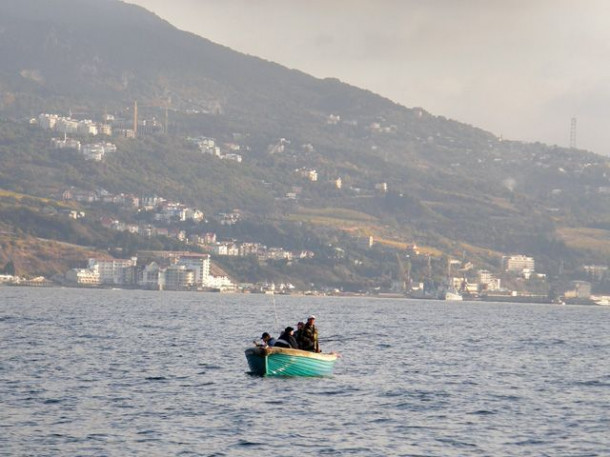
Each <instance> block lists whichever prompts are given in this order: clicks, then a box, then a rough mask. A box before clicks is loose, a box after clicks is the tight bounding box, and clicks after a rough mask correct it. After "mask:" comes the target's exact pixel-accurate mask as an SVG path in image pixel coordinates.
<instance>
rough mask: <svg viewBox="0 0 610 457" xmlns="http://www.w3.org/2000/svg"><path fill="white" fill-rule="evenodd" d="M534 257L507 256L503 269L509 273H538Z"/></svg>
mask: <svg viewBox="0 0 610 457" xmlns="http://www.w3.org/2000/svg"><path fill="white" fill-rule="evenodd" d="M535 264H536V263H535V261H534V258H533V257H527V256H524V255H507V256H503V257H502V269H503V270H504V271H507V272H513V273H522V272H523V271H529V272H533V271H536V268H535Z"/></svg>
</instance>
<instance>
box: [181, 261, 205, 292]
mask: <svg viewBox="0 0 610 457" xmlns="http://www.w3.org/2000/svg"><path fill="white" fill-rule="evenodd" d="M177 265H179V266H184V267H185V268H187V269H188V270H192V271H193V272H194V274H195V276H194V284H195V285H197V286H206V285H207V282H208V281H209V277H210V256H209V255H208V254H190V255H182V256H180V258H178V263H177Z"/></svg>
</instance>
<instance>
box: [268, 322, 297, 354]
mask: <svg viewBox="0 0 610 457" xmlns="http://www.w3.org/2000/svg"><path fill="white" fill-rule="evenodd" d="M274 346H275V347H276V348H277V347H280V348H293V349H298V348H299V345H298V344H297V340H296V339H295V337H294V329H293V328H292V327H286V329H285V330H284V331H283V332H282V334H281V335H280V337H279V338H278V339H277V340H275V345H274Z"/></svg>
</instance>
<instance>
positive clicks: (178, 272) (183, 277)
mask: <svg viewBox="0 0 610 457" xmlns="http://www.w3.org/2000/svg"><path fill="white" fill-rule="evenodd" d="M195 275H196V274H195V271H193V270H191V269H189V268H187V267H186V266H185V265H171V266H169V267H168V268H167V269H166V270H165V289H167V290H186V289H190V288H192V287H193V286H194V285H195V283H196V281H195Z"/></svg>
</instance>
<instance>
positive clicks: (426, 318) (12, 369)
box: [0, 286, 610, 457]
mask: <svg viewBox="0 0 610 457" xmlns="http://www.w3.org/2000/svg"><path fill="white" fill-rule="evenodd" d="M310 313H313V314H315V315H316V316H317V320H316V322H317V327H318V330H319V334H320V341H321V346H322V350H323V351H324V352H330V351H334V352H337V353H339V354H340V355H341V357H340V359H339V360H338V361H337V363H336V365H335V371H334V374H333V376H331V377H326V378H261V377H256V376H253V375H251V374H250V373H249V372H248V365H247V363H246V359H245V356H244V350H245V349H246V348H247V347H249V346H251V345H252V344H253V343H252V341H253V340H255V339H257V338H260V336H261V334H262V332H263V331H269V332H270V333H272V334H274V335H275V336H277V335H278V334H279V332H280V330H281V329H283V328H284V327H286V326H288V325H290V326H293V327H295V324H296V323H297V322H298V321H299V320H303V319H304V318H305V317H306V316H307V315H308V314H310ZM609 356H610V307H603V306H572V305H567V306H559V305H550V304H523V303H521V304H510V303H485V302H443V301H423V300H409V299H380V298H372V297H309V296H307V297H305V296H301V297H297V296H280V295H275V296H270V295H255V294H252V295H247V294H218V293H204V292H158V291H156V292H154V291H138V290H90V289H69V288H65V289H64V288H28V287H9V286H5V287H0V455H2V456H140V455H141V456H285V455H298V456H305V455H306V456H310V455H311V456H314V455H315V456H439V457H441V456H442V457H447V456H449V457H450V456H553V457H557V456H610V357H609Z"/></svg>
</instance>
